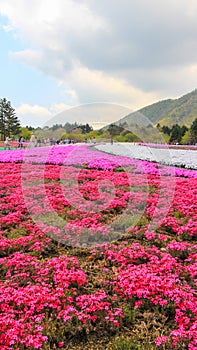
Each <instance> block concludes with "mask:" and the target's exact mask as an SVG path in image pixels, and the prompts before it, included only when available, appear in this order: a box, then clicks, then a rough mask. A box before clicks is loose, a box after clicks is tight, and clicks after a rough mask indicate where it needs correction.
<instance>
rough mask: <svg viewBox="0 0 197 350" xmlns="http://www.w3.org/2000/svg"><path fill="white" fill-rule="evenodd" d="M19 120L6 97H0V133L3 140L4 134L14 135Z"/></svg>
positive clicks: (18, 126)
mask: <svg viewBox="0 0 197 350" xmlns="http://www.w3.org/2000/svg"><path fill="white" fill-rule="evenodd" d="M19 130H20V122H19V120H18V117H17V116H16V113H15V109H14V108H13V107H12V106H11V102H10V101H7V99H6V98H2V99H0V134H1V138H2V139H3V140H5V137H6V136H9V137H10V136H14V135H17V134H18V133H19Z"/></svg>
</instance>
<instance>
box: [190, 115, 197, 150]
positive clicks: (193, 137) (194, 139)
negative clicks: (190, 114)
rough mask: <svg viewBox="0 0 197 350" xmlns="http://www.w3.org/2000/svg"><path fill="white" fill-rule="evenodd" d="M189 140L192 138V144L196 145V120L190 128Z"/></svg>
mask: <svg viewBox="0 0 197 350" xmlns="http://www.w3.org/2000/svg"><path fill="white" fill-rule="evenodd" d="M190 132H191V138H192V143H193V144H195V143H197V118H196V119H195V120H194V121H193V123H192V125H191V128H190Z"/></svg>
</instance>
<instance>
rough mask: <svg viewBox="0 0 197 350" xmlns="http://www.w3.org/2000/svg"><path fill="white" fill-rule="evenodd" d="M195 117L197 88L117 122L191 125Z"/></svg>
mask: <svg viewBox="0 0 197 350" xmlns="http://www.w3.org/2000/svg"><path fill="white" fill-rule="evenodd" d="M144 116H145V117H144ZM143 117H144V118H143ZM195 118H197V89H195V90H194V91H192V92H190V93H188V94H186V95H184V96H182V97H180V98H178V99H168V100H163V101H159V102H156V103H154V104H152V105H150V106H146V107H144V108H142V109H140V110H138V111H136V112H133V113H130V114H129V115H127V116H126V117H124V118H122V119H120V120H119V121H118V122H116V123H115V124H118V125H120V124H124V123H127V124H128V126H130V125H134V124H138V125H144V126H147V125H148V124H149V123H150V122H151V123H152V124H154V125H156V124H158V123H160V124H161V125H168V126H172V125H173V124H176V123H177V124H179V125H186V126H188V127H189V126H190V125H191V124H192V122H193V121H194V119H195Z"/></svg>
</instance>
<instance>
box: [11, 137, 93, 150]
mask: <svg viewBox="0 0 197 350" xmlns="http://www.w3.org/2000/svg"><path fill="white" fill-rule="evenodd" d="M75 143H77V141H76V140H75V139H70V138H68V139H55V138H54V137H53V138H47V139H46V138H39V137H37V136H36V135H35V134H34V133H32V134H31V137H30V140H29V141H26V140H25V139H24V138H23V137H22V136H20V137H19V138H18V140H17V141H13V142H12V139H11V138H9V137H8V136H7V137H6V139H5V141H4V149H5V150H6V149H11V146H12V147H14V148H19V149H21V148H28V147H42V146H55V145H67V144H75ZM84 143H92V144H96V139H95V138H94V139H92V138H90V139H87V138H86V139H85V140H84Z"/></svg>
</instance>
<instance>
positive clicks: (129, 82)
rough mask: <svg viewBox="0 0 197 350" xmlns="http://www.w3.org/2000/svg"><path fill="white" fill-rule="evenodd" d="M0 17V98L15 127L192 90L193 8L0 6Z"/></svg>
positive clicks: (154, 4) (58, 0)
mask: <svg viewBox="0 0 197 350" xmlns="http://www.w3.org/2000/svg"><path fill="white" fill-rule="evenodd" d="M0 14H1V15H0V45H1V46H0V47H1V49H0V76H1V84H0V98H3V97H6V98H7V99H8V100H10V101H11V103H12V105H13V106H14V108H15V109H16V112H17V115H18V116H19V119H20V120H21V123H22V124H23V125H32V126H39V125H40V126H41V125H43V123H47V121H48V120H49V119H51V118H53V117H54V118H55V116H56V115H57V114H58V113H60V112H62V111H64V110H68V109H69V108H72V107H77V108H78V106H80V105H84V104H94V103H95V106H96V108H98V103H102V108H103V103H105V104H114V105H119V106H123V111H122V113H125V109H124V108H126V109H128V110H129V111H132V110H136V109H138V108H141V107H143V106H145V105H148V104H151V103H153V102H156V101H158V100H161V99H165V98H176V97H179V96H181V95H182V94H184V93H187V92H189V91H192V90H193V89H195V88H196V81H197V41H196V37H197V24H196V18H197V3H196V1H194V0H190V1H188V0H182V1H181V2H180V1H178V0H165V1H164V0H160V2H159V3H158V1H156V0H150V1H149V2H147V1H146V0H140V1H137V0H133V1H130V0H123V1H122V2H120V1H118V0H113V1H112V0H108V1H107V2H106V1H104V0H100V1H99V2H98V1H96V0H50V1H47V0H31V3H30V2H27V1H26V0H17V6H16V1H15V0H6V1H4V0H0ZM107 110H108V112H109V108H108V109H107ZM113 110H114V109H113ZM102 111H103V110H102ZM67 115H68V113H67ZM72 115H73V114H72ZM77 115H78V118H79V120H77V121H79V122H80V116H79V113H77ZM95 115H96V113H95ZM114 115H115V114H114ZM122 116H123V115H120V117H122ZM73 118H74V116H73ZM88 118H90V119H89V120H88V122H90V123H91V124H94V123H96V121H97V120H96V117H94V115H92V116H91V117H90V116H89V117H88ZM117 118H118V115H116V119H117ZM54 120H55V119H54ZM112 120H113V115H111V116H110V114H109V113H106V115H103V121H102V123H103V124H105V123H107V122H108V121H112ZM73 121H74V120H73ZM65 122H66V120H65Z"/></svg>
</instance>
